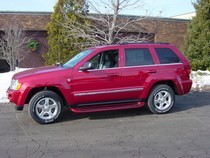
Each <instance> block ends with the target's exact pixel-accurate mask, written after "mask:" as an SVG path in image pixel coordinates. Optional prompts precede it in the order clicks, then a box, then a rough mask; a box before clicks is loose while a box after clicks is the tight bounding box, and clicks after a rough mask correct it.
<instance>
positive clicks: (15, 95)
mask: <svg viewBox="0 0 210 158" xmlns="http://www.w3.org/2000/svg"><path fill="white" fill-rule="evenodd" d="M22 96H23V95H22V93H21V91H15V90H11V89H8V90H7V98H8V99H9V101H10V102H12V103H15V104H16V109H17V110H22V109H23V106H24V101H23V97H22Z"/></svg>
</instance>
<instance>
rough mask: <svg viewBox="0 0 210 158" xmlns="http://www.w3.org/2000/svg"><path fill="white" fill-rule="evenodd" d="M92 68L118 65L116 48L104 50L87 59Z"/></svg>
mask: <svg viewBox="0 0 210 158" xmlns="http://www.w3.org/2000/svg"><path fill="white" fill-rule="evenodd" d="M89 62H91V63H92V65H93V69H107V68H114V67H118V50H109V51H104V52H101V53H99V54H97V55H96V56H94V57H93V58H92V59H90V60H89Z"/></svg>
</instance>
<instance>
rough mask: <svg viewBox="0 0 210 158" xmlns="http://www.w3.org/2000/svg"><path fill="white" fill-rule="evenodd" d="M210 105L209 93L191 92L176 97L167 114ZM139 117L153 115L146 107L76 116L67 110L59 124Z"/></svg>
mask: <svg viewBox="0 0 210 158" xmlns="http://www.w3.org/2000/svg"><path fill="white" fill-rule="evenodd" d="M208 105H210V91H209V92H197V91H191V92H190V93H188V94H186V95H183V96H176V103H175V105H174V107H173V108H172V110H171V111H170V112H169V113H177V112H181V111H186V110H189V109H192V108H199V107H203V106H208ZM139 115H141V116H142V115H153V114H152V113H151V112H150V111H149V110H148V108H147V107H146V106H144V107H142V108H137V109H126V110H118V111H105V112H96V113H82V114H76V113H73V112H71V111H70V110H69V109H65V110H64V113H63V116H62V118H61V120H59V122H67V121H71V120H78V119H84V118H88V119H90V120H99V119H112V118H123V117H137V116H139Z"/></svg>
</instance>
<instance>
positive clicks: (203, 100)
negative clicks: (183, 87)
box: [170, 91, 210, 113]
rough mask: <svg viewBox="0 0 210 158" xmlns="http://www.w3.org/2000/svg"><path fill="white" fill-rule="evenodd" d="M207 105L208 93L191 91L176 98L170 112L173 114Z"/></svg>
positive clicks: (209, 96) (209, 101)
mask: <svg viewBox="0 0 210 158" xmlns="http://www.w3.org/2000/svg"><path fill="white" fill-rule="evenodd" d="M209 105H210V91H203V92H199V91H191V92H190V93H188V94H186V95H183V96H177V97H176V103H175V105H174V107H173V108H172V110H171V111H170V112H172V113H175V112H180V111H186V110H189V109H192V108H200V107H203V106H209Z"/></svg>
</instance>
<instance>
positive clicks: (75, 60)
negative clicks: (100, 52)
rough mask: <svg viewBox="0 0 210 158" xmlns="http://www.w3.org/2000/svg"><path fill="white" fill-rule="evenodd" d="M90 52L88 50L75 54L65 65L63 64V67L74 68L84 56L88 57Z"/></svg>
mask: <svg viewBox="0 0 210 158" xmlns="http://www.w3.org/2000/svg"><path fill="white" fill-rule="evenodd" d="M92 52H93V50H91V49H88V50H85V51H83V52H81V53H79V54H77V55H76V56H74V57H73V58H71V59H70V60H69V61H67V62H66V63H65V64H63V67H67V68H71V67H74V66H75V65H76V64H77V63H79V62H80V61H81V60H83V59H84V58H85V57H86V56H88V55H89V54H90V53H92Z"/></svg>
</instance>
